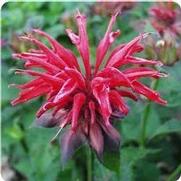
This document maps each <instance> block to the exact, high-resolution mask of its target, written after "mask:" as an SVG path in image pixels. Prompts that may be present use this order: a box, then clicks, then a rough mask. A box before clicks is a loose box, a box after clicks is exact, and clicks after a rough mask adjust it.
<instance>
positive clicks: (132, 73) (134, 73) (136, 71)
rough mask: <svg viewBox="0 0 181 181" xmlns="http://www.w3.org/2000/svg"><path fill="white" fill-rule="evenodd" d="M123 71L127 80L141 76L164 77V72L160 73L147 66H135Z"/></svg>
mask: <svg viewBox="0 0 181 181" xmlns="http://www.w3.org/2000/svg"><path fill="white" fill-rule="evenodd" d="M123 73H124V74H125V75H126V77H127V78H129V80H134V79H139V78H142V77H153V78H160V77H166V74H164V73H160V72H158V71H156V70H154V69H151V68H147V67H135V68H130V69H127V70H124V71H123Z"/></svg>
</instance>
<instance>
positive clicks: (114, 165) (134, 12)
mask: <svg viewBox="0 0 181 181" xmlns="http://www.w3.org/2000/svg"><path fill="white" fill-rule="evenodd" d="M152 4H153V3H134V4H132V5H127V6H126V8H125V7H124V8H123V10H124V11H123V13H122V14H121V15H119V16H118V18H117V22H116V25H115V29H116V28H117V29H118V28H119V29H121V32H122V34H121V36H120V37H119V38H118V39H117V41H116V43H115V44H119V43H124V42H128V41H129V40H131V39H132V38H133V37H134V36H136V35H138V34H139V32H138V31H137V29H139V28H136V24H135V23H136V22H138V21H140V20H142V19H148V8H149V7H150V6H151V5H152ZM129 6H130V7H129ZM77 9H79V10H80V11H81V12H84V13H85V14H86V15H87V21H88V24H87V29H88V34H89V40H90V45H91V60H92V62H94V60H95V49H96V45H97V44H98V41H99V40H100V39H101V37H102V36H103V34H104V32H105V31H106V28H107V24H108V21H109V18H110V13H111V11H114V9H111V8H110V9H109V8H107V9H106V8H104V7H103V8H102V7H101V3H99V4H96V3H95V2H89V3H85V2H84V3H80V2H51V3H48V2H36V3H35V2H32V3H30V2H9V3H6V4H4V5H3V7H2V11H1V25H2V28H1V32H2V35H1V50H2V61H1V74H2V75H1V78H2V82H1V86H2V97H1V98H2V99H1V104H2V117H1V119H2V129H1V135H2V148H1V149H2V163H1V167H2V175H3V177H4V180H6V181H9V180H17V181H21V180H28V181H69V180H72V181H76V180H77V181H78V180H80V181H82V180H87V173H86V155H85V149H86V148H81V149H80V150H78V152H77V153H76V154H75V155H74V157H73V159H72V160H70V161H69V162H68V163H67V164H66V165H65V166H64V167H63V166H62V165H61V163H60V156H61V153H60V148H59V144H58V141H57V143H56V144H50V143H49V142H50V140H51V138H52V137H53V136H54V134H55V131H56V130H55V129H54V128H53V129H46V128H34V127H33V126H32V122H33V120H34V119H35V113H36V110H37V109H38V107H39V106H40V105H41V103H42V101H43V99H42V98H39V99H38V100H33V101H31V102H29V103H25V104H23V105H18V106H16V107H12V106H11V105H10V101H11V100H12V99H13V98H15V97H16V96H17V94H18V90H16V89H15V88H8V85H9V84H11V83H23V82H25V81H26V80H27V77H22V76H20V75H14V70H13V69H15V68H21V67H22V62H21V61H16V60H13V58H12V57H11V54H12V53H13V52H20V51H24V50H26V48H27V45H25V44H23V43H21V42H20V41H19V40H18V38H17V36H18V35H20V34H23V33H25V32H28V31H31V29H32V28H40V29H42V30H43V31H45V32H48V33H49V34H50V35H51V36H53V37H54V38H56V39H57V40H58V41H60V42H61V43H62V44H64V45H65V46H66V47H69V48H71V49H72V50H74V51H75V47H74V46H73V45H72V44H71V43H70V41H69V39H68V37H67V36H66V34H65V28H72V29H74V30H75V29H76V26H75V22H74V21H73V19H72V17H73V16H74V15H75V12H76V10H77ZM137 26H139V24H137ZM144 31H151V32H153V31H154V29H153V28H152V26H151V24H149V23H148V24H147V26H145V27H144ZM76 54H77V52H76ZM77 55H78V54H77ZM143 56H145V55H144V54H143ZM162 69H163V70H164V71H166V72H167V73H168V74H169V76H168V78H165V79H163V80H160V81H159V85H158V87H157V89H158V90H159V91H160V92H161V95H162V97H164V98H165V99H166V100H168V105H167V106H166V107H162V106H160V105H156V104H154V103H151V104H150V103H147V101H146V100H145V101H139V102H136V103H135V102H134V103H133V102H129V106H130V108H131V109H130V114H129V115H128V116H127V117H126V118H125V119H124V120H123V121H122V122H121V124H120V126H119V130H120V133H121V135H122V143H121V144H122V148H121V149H120V160H119V159H117V160H116V161H115V160H112V159H113V158H108V160H107V163H106V164H105V165H103V164H101V163H100V162H99V161H98V160H97V159H96V158H95V159H94V162H93V171H92V172H93V178H94V180H95V181H116V180H120V181H160V180H161V181H162V180H170V181H171V180H175V179H176V177H177V176H178V174H179V172H180V170H181V165H180V163H181V122H180V121H181V63H180V61H178V62H177V63H176V64H174V65H172V66H163V68H162ZM146 105H147V108H149V109H150V113H149V114H148V117H147V122H148V123H147V125H146V146H145V147H140V146H139V142H140V134H141V120H142V119H143V111H144V109H145V106H146Z"/></svg>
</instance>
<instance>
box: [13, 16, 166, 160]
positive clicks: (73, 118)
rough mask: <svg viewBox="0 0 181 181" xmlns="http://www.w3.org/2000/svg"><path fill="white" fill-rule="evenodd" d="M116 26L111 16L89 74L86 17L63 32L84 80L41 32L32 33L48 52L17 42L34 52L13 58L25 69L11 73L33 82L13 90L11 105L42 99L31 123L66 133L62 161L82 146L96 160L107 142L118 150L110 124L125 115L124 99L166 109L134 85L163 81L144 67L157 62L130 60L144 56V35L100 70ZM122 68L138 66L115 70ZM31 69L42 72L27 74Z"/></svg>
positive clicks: (30, 38)
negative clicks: (145, 79) (85, 145)
mask: <svg viewBox="0 0 181 181" xmlns="http://www.w3.org/2000/svg"><path fill="white" fill-rule="evenodd" d="M115 20H116V15H114V16H112V18H111V20H110V23H109V25H108V28H107V31H106V33H105V35H104V37H103V39H102V40H101V41H100V43H99V45H98V47H97V51H96V63H95V69H94V70H91V65H90V55H89V43H88V37H87V32H86V17H85V16H84V15H82V14H80V13H78V14H77V16H76V21H77V25H78V34H75V33H73V32H72V30H71V29H67V31H66V32H67V34H68V36H69V37H70V39H71V41H72V43H73V44H75V46H76V47H77V49H78V51H79V53H80V55H81V57H82V61H83V64H84V68H85V74H83V73H82V70H81V69H80V67H79V63H78V60H77V58H76V57H75V55H74V54H73V53H72V52H71V51H70V50H68V49H66V48H64V47H63V46H62V45H61V44H59V43H58V42H57V41H56V40H54V39H53V38H52V37H50V36H49V35H48V34H46V33H45V32H43V31H41V30H37V29H35V30H33V31H34V33H35V34H36V35H39V36H41V37H44V38H46V39H47V40H48V41H49V43H50V45H51V48H48V47H47V46H46V45H45V44H43V43H42V42H41V41H39V40H38V39H36V38H34V37H33V36H32V35H31V36H30V35H29V36H22V37H20V38H21V39H22V40H26V41H29V42H31V43H33V44H35V45H36V46H37V48H38V49H37V50H34V49H33V50H32V49H31V50H30V51H29V52H23V53H18V54H14V55H13V56H14V57H15V58H19V59H22V60H24V61H25V68H26V69H25V70H20V69H17V71H16V73H18V74H23V75H28V76H32V77H34V79H33V80H31V81H29V82H28V83H25V84H23V85H15V86H16V87H17V88H19V89H20V90H21V92H20V95H19V97H18V98H16V99H15V100H13V101H12V105H16V104H20V103H24V102H27V101H29V100H31V99H33V98H35V97H38V96H43V95H46V101H45V103H44V104H43V105H42V107H40V109H39V110H38V112H37V119H36V123H37V124H38V125H41V126H45V127H54V126H56V127H59V128H60V129H59V130H61V129H62V128H64V127H66V126H67V127H68V129H67V130H66V131H65V133H64V134H63V136H61V139H60V140H61V147H62V159H63V160H64V161H65V160H67V159H68V158H70V157H71V156H72V154H73V152H74V150H75V149H76V148H77V147H78V146H79V145H80V144H82V143H83V142H85V141H86V140H87V141H88V143H89V144H90V146H91V147H92V148H93V149H94V150H95V152H96V153H97V154H98V155H99V156H101V155H102V153H103V151H104V147H105V143H106V141H107V140H106V138H109V140H111V143H112V144H114V145H116V146H119V143H120V136H119V133H118V131H117V130H116V129H115V128H114V126H113V125H112V120H113V119H115V118H122V117H124V116H125V115H127V114H128V112H129V108H128V106H127V104H126V102H125V99H124V98H125V97H129V98H131V99H133V100H135V101H136V100H137V96H138V95H139V94H142V95H144V96H145V97H147V98H148V99H150V100H152V101H154V102H156V103H159V104H163V105H164V104H166V101H165V100H163V99H162V98H161V97H160V95H159V93H157V92H156V91H154V90H151V89H150V88H149V87H147V86H145V85H143V84H142V83H141V82H140V81H139V80H140V78H142V77H150V78H156V79H157V78H160V77H162V76H164V74H162V73H160V72H158V71H156V70H154V69H153V68H151V67H146V66H152V65H157V64H159V62H158V61H152V60H146V59H143V58H139V57H135V56H134V55H135V53H137V52H140V51H142V50H143V47H142V45H141V42H140V41H141V39H142V38H144V37H146V36H147V35H148V34H143V35H140V36H137V37H136V38H134V39H133V40H132V41H130V42H129V43H125V44H122V45H119V46H118V47H116V48H115V49H114V50H113V52H112V53H111V54H110V56H109V57H108V59H107V60H105V61H106V62H105V66H104V68H100V65H101V64H102V63H103V60H104V59H105V55H106V53H107V50H108V48H109V47H110V46H111V44H112V43H113V42H114V40H115V39H116V37H117V36H118V35H119V34H120V32H119V31H118V30H117V31H115V32H113V31H112V27H113V24H114V23H115ZM36 37H37V36H36ZM123 65H130V66H131V65H137V66H131V67H129V68H128V67H127V68H125V69H124V70H119V68H120V67H121V66H123ZM139 65H145V66H144V67H143V66H142V67H140V66H139ZM36 67H38V68H41V69H42V70H43V71H38V70H37V71H35V70H32V69H31V68H36ZM68 125H69V126H68Z"/></svg>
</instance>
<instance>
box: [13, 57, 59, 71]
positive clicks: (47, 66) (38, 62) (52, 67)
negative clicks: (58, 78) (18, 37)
mask: <svg viewBox="0 0 181 181" xmlns="http://www.w3.org/2000/svg"><path fill="white" fill-rule="evenodd" d="M13 57H14V58H20V59H23V60H25V61H28V62H32V63H35V65H37V66H40V67H42V68H44V69H45V70H47V71H49V72H51V73H57V72H59V71H60V69H59V68H58V67H56V66H55V65H52V64H50V63H48V62H46V61H44V60H42V59H40V58H35V57H26V56H23V55H22V54H13Z"/></svg>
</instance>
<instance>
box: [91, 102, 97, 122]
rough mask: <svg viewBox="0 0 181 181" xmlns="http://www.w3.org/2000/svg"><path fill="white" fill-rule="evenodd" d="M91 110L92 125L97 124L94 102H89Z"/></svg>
mask: <svg viewBox="0 0 181 181" xmlns="http://www.w3.org/2000/svg"><path fill="white" fill-rule="evenodd" d="M89 110H90V114H91V124H93V123H95V119H96V114H95V103H94V102H93V101H90V102H89Z"/></svg>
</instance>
